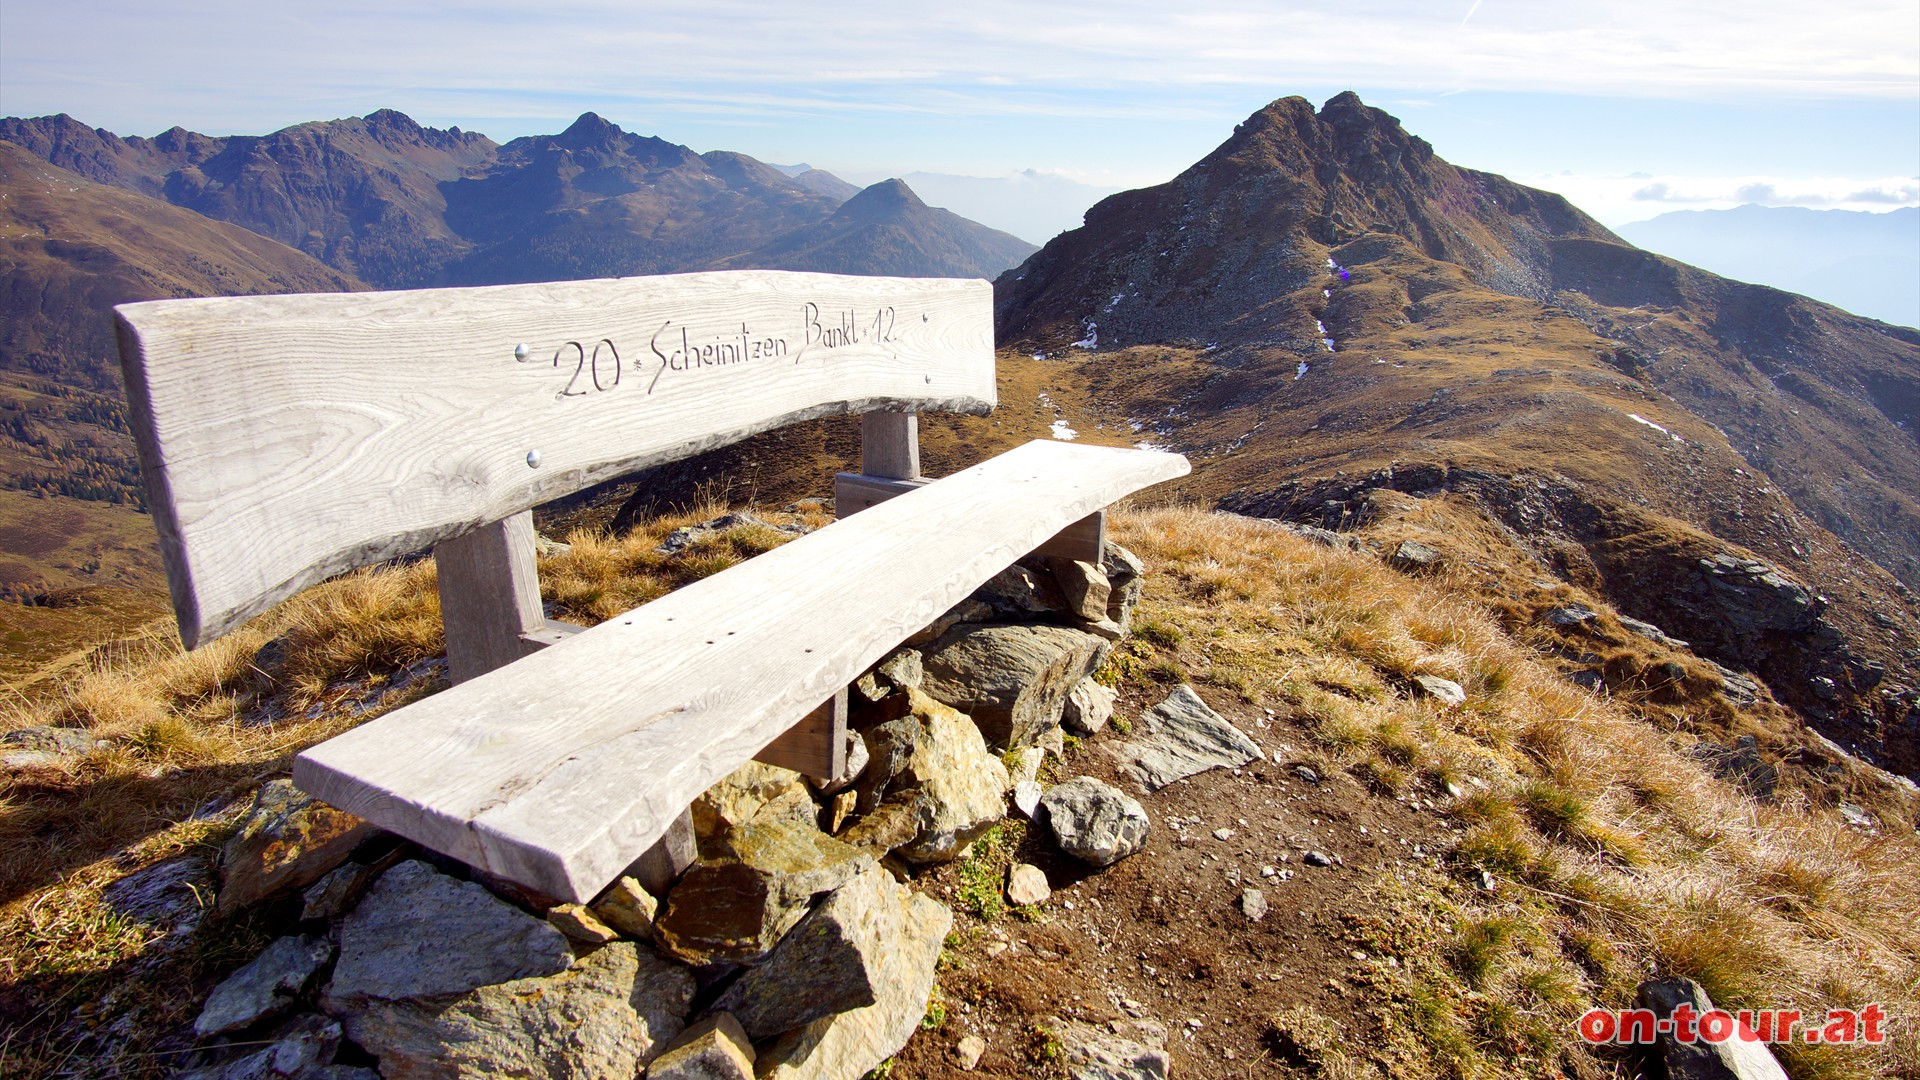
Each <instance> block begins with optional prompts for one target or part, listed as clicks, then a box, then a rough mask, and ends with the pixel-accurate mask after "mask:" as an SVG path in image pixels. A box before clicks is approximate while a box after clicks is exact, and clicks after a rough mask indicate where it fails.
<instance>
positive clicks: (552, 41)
mask: <svg viewBox="0 0 1920 1080" xmlns="http://www.w3.org/2000/svg"><path fill="white" fill-rule="evenodd" d="M1174 7H1176V5H1167V4H1165V3H1161V2H1157V0H1156V2H1152V3H1148V2H1144V0H1102V2H1100V3H1060V4H1045V5H1040V4H1033V3H1013V2H1005V0H970V2H968V3H966V4H945V5H928V4H915V3H911V2H901V0H891V2H884V3H883V2H878V0H835V2H834V3H830V4H829V3H817V2H813V0H789V2H787V3H783V4H777V5H776V4H764V3H740V2H734V0H701V2H646V0H639V2H623V0H573V2H565V3H545V4H543V3H538V2H533V0H526V2H517V3H512V2H468V0H442V2H423V0H389V2H370V0H336V2H333V3H329V4H327V5H324V7H323V6H322V5H299V6H297V7H296V6H294V5H285V4H277V3H272V2H269V0H249V2H229V0H181V2H170V3H169V2H163V3H154V2H153V0H61V2H58V3H55V2H51V0H0V113H5V114H12V115H26V116H34V115H41V114H46V113H53V112H66V113H70V114H72V115H73V116H75V117H77V118H79V119H80V120H82V121H84V122H86V123H88V124H92V125H95V126H99V127H105V128H108V129H109V130H112V131H115V132H117V133H119V134H123V135H129V134H144V135H151V134H154V133H156V132H158V131H160V130H163V129H165V128H167V127H169V126H172V125H174V124H180V125H183V126H186V127H189V128H192V129H195V130H198V131H204V132H207V133H210V134H233V133H258V132H264V131H269V130H273V129H275V128H279V127H284V126H286V125H288V124H293V123H298V122H300V121H303V120H313V119H331V118H334V117H341V116H351V115H356V114H361V113H365V112H368V111H371V110H373V109H376V108H381V107H391V108H396V109H399V110H401V111H403V112H406V113H408V114H409V115H411V116H413V117H414V118H415V119H417V120H419V121H421V122H422V123H426V124H430V125H434V126H441V127H444V126H450V125H455V124H457V125H459V126H461V127H464V128H468V129H471V130H478V131H482V132H485V133H486V134H488V135H490V136H492V137H494V138H496V139H500V140H502V141H504V140H505V139H508V138H512V137H514V136H517V135H524V134H533V133H541V132H552V131H557V130H559V129H560V128H562V127H564V126H565V125H566V124H567V123H568V122H570V121H571V120H572V119H573V117H575V116H576V115H578V114H579V113H580V112H582V111H585V110H593V111H595V112H598V113H600V114H602V115H604V116H606V117H607V118H608V119H610V120H613V121H614V122H616V123H618V124H620V125H621V126H623V127H626V128H628V129H630V130H636V131H641V132H645V133H648V134H657V135H660V136H663V137H665V138H668V139H672V140H673V141H676V142H681V143H686V144H688V145H691V146H693V147H694V148H695V149H698V150H711V149H729V150H738V151H742V152H744V153H748V154H752V155H753V156H755V157H759V158H762V159H764V160H768V161H774V162H782V163H791V162H796V161H802V160H804V161H807V162H810V163H812V164H814V165H816V166H820V167H823V168H828V169H833V170H836V171H846V172H871V171H889V172H894V173H907V172H912V171H915V170H925V171H933V172H955V173H966V174H972V175H998V174H1003V173H1007V172H1011V171H1013V170H1017V169H1026V168H1034V169H1040V170H1045V171H1055V172H1060V173H1063V174H1065V175H1068V176H1070V177H1073V178H1075V179H1080V180H1083V181H1085V182H1088V183H1094V184H1101V185H1108V186H1137V185H1140V184H1146V183H1154V182H1158V181H1161V180H1165V179H1167V178H1169V177H1171V176H1172V175H1174V174H1175V173H1176V172H1178V171H1179V170H1180V169H1182V168H1184V167H1185V166H1186V165H1188V164H1190V163H1191V162H1193V161H1194V160H1195V159H1197V158H1198V157H1200V156H1202V155H1203V154H1205V153H1206V152H1207V151H1208V150H1210V149H1212V148H1213V147H1214V146H1215V145H1217V144H1218V143H1219V142H1220V141H1221V140H1223V139H1224V138H1226V136H1227V135H1228V133H1229V132H1230V131H1231V130H1232V128H1233V125H1234V124H1235V123H1236V122H1238V121H1239V120H1241V119H1243V118H1244V117H1245V116H1246V115H1247V114H1249V113H1251V112H1252V111H1254V110H1255V109H1257V108H1259V107H1260V106H1261V105H1263V104H1265V103H1266V102H1267V101H1270V100H1272V99H1273V98H1276V97H1281V96H1286V95H1292V94H1300V95H1304V96H1306V97H1308V98H1310V99H1312V100H1314V101H1315V102H1319V101H1323V100H1325V99H1326V98H1327V97H1330V96H1332V95H1333V94H1334V93H1337V92H1339V91H1340V90H1344V89H1354V90H1357V91H1359V93H1360V94H1361V96H1362V97H1363V98H1365V99H1366V100H1367V101H1368V102H1369V103H1370V104H1374V105H1378V106H1380V107H1382V108H1385V109H1387V110H1388V111H1389V112H1392V113H1394V114H1395V115H1396V116H1398V117H1400V119H1401V120H1402V121H1403V123H1405V125H1406V126H1407V127H1408V129H1409V130H1411V131H1412V132H1413V133H1415V134H1417V135H1420V136H1422V137H1424V138H1426V139H1427V140H1428V141H1429V142H1431V143H1433V144H1434V146H1435V148H1436V149H1437V150H1438V151H1439V152H1440V154H1441V155H1442V156H1444V157H1446V158H1447V159H1448V160H1450V161H1453V162H1455V163H1456V164H1461V165H1467V166H1471V167H1474V168H1481V169H1488V170H1491V171H1495V172H1501V173H1505V174H1507V175H1509V176H1511V177H1513V178H1514V179H1517V180H1521V181H1523V182H1528V183H1535V184H1538V185H1541V186H1547V187H1553V188H1555V189H1557V190H1562V191H1565V192H1567V193H1568V194H1569V195H1571V196H1572V197H1573V198H1574V199H1575V201H1576V202H1578V203H1580V205H1582V206H1583V207H1585V208H1587V209H1588V210H1590V211H1592V212H1594V213H1595V214H1596V215H1598V216H1600V217H1601V218H1602V220H1605V221H1608V222H1610V223H1615V224H1617V223H1620V222H1625V221H1632V220H1638V219H1642V218H1646V217H1651V216H1654V215H1655V214H1657V213H1660V212H1662V211H1664V210H1670V209H1701V208H1709V207H1715V206H1731V205H1735V204H1736V203H1738V202H1742V201H1771V202H1775V203H1779V204H1797V205H1812V206H1835V207H1846V208H1851V209H1891V208H1893V207H1895V206H1900V205H1916V204H1920V5H1916V4H1915V3H1914V2H1913V0H1854V2H1848V3H1845V4H1844V5H1842V6H1840V7H1839V8H1836V7H1835V6H1834V5H1813V4H1807V3H1804V2H1803V3H1795V4H1785V3H1771V2H1767V0H1748V2H1739V3H1728V2H1718V0H1716V2H1702V0H1583V2H1571V0H1567V2H1554V3H1542V2H1540V0H1450V2H1413V0H1390V2H1383V0H1350V2H1345V3H1341V2H1338V0H1334V2H1328V0H1319V2H1316V3H1311V4H1307V3H1201V4H1199V5H1195V6H1193V7H1192V8H1191V9H1189V10H1172V8H1174Z"/></svg>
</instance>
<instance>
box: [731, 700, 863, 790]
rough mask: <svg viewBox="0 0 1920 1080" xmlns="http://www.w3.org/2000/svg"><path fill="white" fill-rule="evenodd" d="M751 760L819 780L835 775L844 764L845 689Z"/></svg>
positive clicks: (845, 739)
mask: <svg viewBox="0 0 1920 1080" xmlns="http://www.w3.org/2000/svg"><path fill="white" fill-rule="evenodd" d="M753 760H755V761H763V762H765V763H767V764H768V765H778V766H780V767H781V768H783V769H792V770H793V771H794V772H797V773H801V774H803V775H805V776H812V777H818V778H819V779H821V780H832V779H835V778H836V777H838V776H839V775H840V773H841V772H842V771H844V770H845V769H846V767H847V688H846V687H844V686H843V687H841V688H840V689H839V691H837V692H836V693H835V694H834V695H833V700H831V701H828V702H826V703H825V704H823V705H821V706H820V707H819V708H817V709H815V710H813V711H812V712H810V713H808V714H807V715H805V716H803V717H801V718H800V722H799V723H797V724H795V725H793V726H792V727H790V728H788V729H787V730H786V731H784V732H781V733H780V734H779V735H776V736H774V738H773V741H772V742H770V743H768V744H767V745H765V746H763V747H761V748H760V752H759V753H757V754H755V755H753Z"/></svg>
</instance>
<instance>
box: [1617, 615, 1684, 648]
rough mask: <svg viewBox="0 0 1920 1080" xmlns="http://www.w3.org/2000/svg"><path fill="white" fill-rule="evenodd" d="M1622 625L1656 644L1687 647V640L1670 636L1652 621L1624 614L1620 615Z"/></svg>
mask: <svg viewBox="0 0 1920 1080" xmlns="http://www.w3.org/2000/svg"><path fill="white" fill-rule="evenodd" d="M1620 625H1621V626H1624V627H1626V628H1627V629H1629V630H1631V631H1633V632H1634V633H1636V634H1639V635H1640V636H1641V637H1643V638H1646V639H1647V640H1648V641H1652V642H1654V643H1656V644H1660V645H1668V646H1672V647H1673V648H1676V649H1684V648H1686V647H1687V643H1686V642H1684V641H1681V640H1680V639H1679V638H1676V637H1669V636H1668V635H1667V632H1666V631H1664V630H1662V629H1660V628H1659V627H1657V626H1655V625H1653V624H1652V623H1650V622H1642V621H1641V620H1639V619H1630V618H1628V617H1627V616H1625V615H1622V616H1620Z"/></svg>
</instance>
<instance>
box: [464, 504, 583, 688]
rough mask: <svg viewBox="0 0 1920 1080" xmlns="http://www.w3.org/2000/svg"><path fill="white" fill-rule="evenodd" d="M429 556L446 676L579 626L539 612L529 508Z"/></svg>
mask: <svg viewBox="0 0 1920 1080" xmlns="http://www.w3.org/2000/svg"><path fill="white" fill-rule="evenodd" d="M433 561H434V563H435V564H436V565H437V566H438V568H439V571H440V621H441V623H442V624H443V625H444V626H445V627H446V631H447V676H448V678H449V679H450V680H451V681H453V682H456V683H461V682H465V681H467V680H468V679H471V678H473V677H475V676H477V675H485V674H486V673H487V672H489V671H492V670H493V669H494V668H497V667H505V666H506V665H508V664H511V663H513V662H514V661H515V660H518V659H520V658H521V657H522V656H525V655H527V654H528V653H531V652H534V651H536V650H538V649H544V648H546V647H547V646H548V645H552V644H555V643H557V642H559V641H561V640H562V639H564V638H566V637H568V636H569V635H571V634H577V633H579V632H580V630H581V629H582V628H581V627H578V626H574V625H573V624H572V623H564V622H558V621H549V620H547V619H546V618H544V617H543V616H542V615H541V610H540V576H539V574H538V572H537V571H536V570H535V568H534V544H533V513H532V511H521V512H520V513H518V514H515V515H513V516H512V517H510V518H507V519H506V520H505V521H496V522H494V523H493V524H491V525H483V526H481V527H480V528H478V529H475V530H473V531H472V532H470V533H467V534H465V535H463V536H456V537H454V538H453V539H451V540H444V541H441V542H440V543H438V544H435V545H434V547H433Z"/></svg>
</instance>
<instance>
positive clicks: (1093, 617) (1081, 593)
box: [1047, 559, 1113, 622]
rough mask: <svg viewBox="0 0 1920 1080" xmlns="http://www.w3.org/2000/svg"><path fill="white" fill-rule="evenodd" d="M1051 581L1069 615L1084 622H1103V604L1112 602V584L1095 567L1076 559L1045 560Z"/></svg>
mask: <svg viewBox="0 0 1920 1080" xmlns="http://www.w3.org/2000/svg"><path fill="white" fill-rule="evenodd" d="M1047 561H1048V562H1049V563H1050V564H1051V565H1052V567H1053V580H1054V582H1055V583H1056V584H1058V585H1059V586H1060V596H1061V599H1062V600H1063V601H1064V602H1065V605H1066V610H1067V613H1068V614H1069V615H1074V616H1077V617H1079V618H1082V619H1085V620H1086V621H1088V622H1105V621H1107V602H1108V601H1109V600H1111V599H1112V598H1113V583H1112V582H1109V581H1108V580H1107V575H1106V573H1105V572H1104V571H1102V570H1101V569H1100V568H1099V567H1097V566H1094V565H1093V564H1091V563H1084V562H1080V561H1079V560H1077V559H1049V560H1047Z"/></svg>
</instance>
